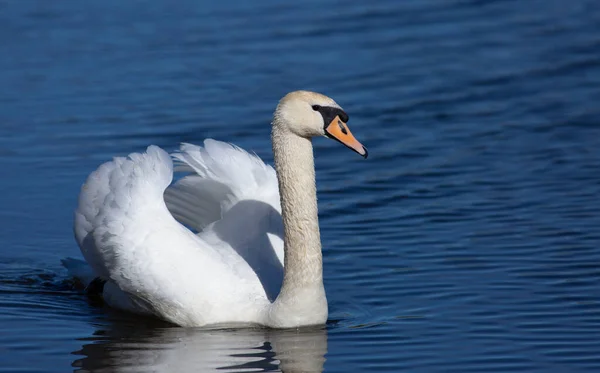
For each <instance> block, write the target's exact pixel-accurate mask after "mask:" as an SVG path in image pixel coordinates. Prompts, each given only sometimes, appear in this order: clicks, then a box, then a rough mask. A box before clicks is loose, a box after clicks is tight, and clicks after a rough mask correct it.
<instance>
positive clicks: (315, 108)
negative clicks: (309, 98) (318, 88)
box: [312, 105, 321, 111]
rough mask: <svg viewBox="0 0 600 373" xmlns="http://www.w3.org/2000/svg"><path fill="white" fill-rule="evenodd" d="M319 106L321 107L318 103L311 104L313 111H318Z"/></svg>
mask: <svg viewBox="0 0 600 373" xmlns="http://www.w3.org/2000/svg"><path fill="white" fill-rule="evenodd" d="M320 108H321V106H319V105H313V106H312V109H313V110H314V111H319V109H320Z"/></svg>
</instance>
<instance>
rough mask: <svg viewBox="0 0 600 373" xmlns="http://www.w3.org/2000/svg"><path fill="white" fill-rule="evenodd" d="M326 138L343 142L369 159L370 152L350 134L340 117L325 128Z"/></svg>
mask: <svg viewBox="0 0 600 373" xmlns="http://www.w3.org/2000/svg"><path fill="white" fill-rule="evenodd" d="M325 136H327V137H330V138H332V139H334V140H337V141H339V142H341V143H342V144H344V145H346V146H347V147H349V148H350V149H352V150H354V151H355V152H357V153H358V154H360V155H362V156H363V157H364V158H367V156H368V155H369V152H368V151H367V148H365V147H364V146H363V145H362V144H361V143H359V142H358V140H356V139H355V138H354V135H352V132H350V128H348V125H347V124H346V123H344V122H343V121H342V120H341V119H340V117H339V116H336V117H335V118H333V120H332V121H331V123H329V124H328V125H327V126H326V127H325Z"/></svg>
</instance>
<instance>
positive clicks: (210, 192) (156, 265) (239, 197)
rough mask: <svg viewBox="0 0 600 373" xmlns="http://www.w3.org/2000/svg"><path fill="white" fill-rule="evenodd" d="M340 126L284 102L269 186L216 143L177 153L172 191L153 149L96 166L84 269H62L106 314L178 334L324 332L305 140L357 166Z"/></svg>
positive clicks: (166, 166) (258, 168) (321, 106)
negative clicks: (325, 143)
mask: <svg viewBox="0 0 600 373" xmlns="http://www.w3.org/2000/svg"><path fill="white" fill-rule="evenodd" d="M347 121H348V116H347V115H346V113H345V112H344V111H343V110H342V109H341V108H340V106H339V105H337V104H336V103H335V101H333V100H332V99H330V98H329V97H326V96H324V95H321V94H318V93H314V92H307V91H297V92H292V93H289V94H288V95H286V96H285V97H284V98H283V99H281V101H280V102H279V105H278V106H277V109H276V110H275V113H274V118H273V123H272V136H271V137H272V142H273V153H274V159H275V167H276V169H277V174H275V171H274V170H273V168H272V167H270V166H267V165H265V164H264V163H263V162H262V161H261V160H260V159H259V158H258V157H256V156H253V155H250V154H248V153H246V152H245V151H243V150H241V149H239V148H237V147H234V146H232V145H228V144H225V143H221V142H217V141H214V140H206V141H205V142H204V147H198V146H194V145H189V144H184V145H182V146H181V149H180V151H179V152H178V153H175V154H174V155H173V157H174V158H175V160H176V163H175V166H176V167H175V170H176V171H183V172H186V173H187V176H185V177H183V178H182V179H180V180H179V181H177V182H175V183H174V184H173V185H171V186H169V184H171V181H172V178H173V163H172V161H171V158H170V157H169V155H168V154H167V153H166V152H165V151H163V150H162V149H160V148H158V147H156V146H150V147H148V149H147V151H146V152H145V153H143V154H139V153H133V154H130V155H129V157H128V158H115V159H114V160H113V161H111V162H107V163H105V164H103V165H102V166H100V167H99V168H98V169H97V170H96V171H95V172H93V173H92V174H91V175H90V176H89V177H88V179H87V181H86V183H85V184H84V185H83V187H82V190H81V193H80V196H79V205H78V207H77V210H76V212H75V227H74V230H75V237H76V239H77V242H78V244H79V247H80V248H81V252H82V253H83V256H84V257H85V259H86V261H87V263H88V264H89V266H90V267H91V268H89V267H87V266H86V265H85V264H84V263H83V262H81V261H77V260H74V259H67V260H65V261H64V264H65V266H66V267H67V268H68V269H69V270H70V272H71V273H72V274H73V275H74V276H76V277H79V278H80V279H81V280H82V282H83V283H84V284H85V285H87V286H88V289H89V290H90V291H102V296H103V298H104V299H105V301H106V303H107V304H108V305H110V306H113V307H116V308H120V309H123V310H127V311H132V312H136V313H143V314H150V315H154V316H157V317H159V318H162V319H165V320H167V321H170V322H172V323H175V324H178V325H181V326H203V325H212V324H230V323H252V324H260V325H264V326H268V327H274V328H286V327H298V326H303V325H315V324H323V323H325V322H326V320H327V299H326V297H325V290H324V287H323V267H322V254H321V241H320V234H319V224H318V217H317V199H316V187H315V169H314V160H313V149H312V143H311V138H312V137H315V136H327V137H330V138H333V139H336V140H338V141H340V142H341V143H343V144H345V145H346V146H348V147H349V148H351V149H353V150H355V151H356V152H358V153H359V154H361V155H363V156H364V157H365V158H366V157H367V150H366V149H365V148H364V147H363V146H362V145H361V144H360V143H359V142H358V141H357V140H356V139H355V138H354V136H353V135H352V133H351V132H350V130H349V129H348V127H347V126H346V122H347ZM186 226H188V227H190V228H192V229H193V230H195V231H197V232H199V233H197V234H196V233H194V232H192V230H190V229H188V228H186ZM283 263H284V265H282V264H283ZM96 277H97V279H96V280H94V281H92V279H93V278H96ZM98 279H100V280H98Z"/></svg>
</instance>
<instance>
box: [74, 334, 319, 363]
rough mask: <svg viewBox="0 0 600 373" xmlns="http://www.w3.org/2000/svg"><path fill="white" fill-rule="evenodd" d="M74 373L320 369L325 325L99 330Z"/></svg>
mask: <svg viewBox="0 0 600 373" xmlns="http://www.w3.org/2000/svg"><path fill="white" fill-rule="evenodd" d="M97 334H98V337H96V338H94V341H93V342H92V343H89V344H85V345H84V346H83V347H82V349H81V350H80V351H77V352H75V354H76V355H83V357H81V358H79V359H77V360H75V361H74V362H73V367H74V368H75V371H76V372H169V373H171V372H207V371H220V372H263V371H270V372H271V371H275V372H276V371H282V372H322V371H323V363H324V362H325V354H326V352H327V330H325V329H323V328H310V329H303V330H267V329H229V330H224V329H197V328H177V327H173V328H157V329H149V330H142V331H140V330H129V331H128V332H123V331H120V332H117V331H112V330H111V331H110V332H108V335H102V334H105V333H103V332H101V331H99V332H98V333H97Z"/></svg>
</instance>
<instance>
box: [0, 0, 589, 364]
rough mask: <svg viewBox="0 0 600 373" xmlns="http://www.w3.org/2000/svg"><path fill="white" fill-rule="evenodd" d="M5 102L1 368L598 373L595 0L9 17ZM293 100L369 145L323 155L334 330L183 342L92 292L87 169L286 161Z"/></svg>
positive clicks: (325, 144) (181, 333)
mask: <svg viewBox="0 0 600 373" xmlns="http://www.w3.org/2000/svg"><path fill="white" fill-rule="evenodd" d="M0 87H2V89H0V207H1V208H0V356H2V358H1V361H2V363H1V364H0V371H2V372H16V371H19V372H41V371H44V372H64V371H68V370H70V369H73V370H78V369H80V367H83V368H84V369H87V370H88V371H93V370H94V369H98V370H101V369H103V368H106V369H107V370H108V371H120V370H121V369H123V370H125V369H134V370H135V369H136V368H137V369H139V370H140V371H144V372H147V371H151V370H152V369H153V368H154V369H156V370H162V371H176V370H177V369H179V368H177V367H174V366H172V365H169V364H170V363H169V362H176V363H177V364H180V366H179V367H187V368H186V369H185V371H193V370H196V371H207V370H209V368H217V367H221V368H227V369H229V370H239V369H242V368H243V367H245V365H244V364H250V366H251V367H255V368H257V369H266V370H272V369H279V368H283V369H284V370H287V371H294V368H293V367H292V368H289V367H288V368H287V369H286V368H285V367H284V366H283V362H284V361H286V359H288V360H289V359H290V356H291V357H292V360H293V359H296V360H298V361H300V362H304V363H307V362H310V361H313V362H314V361H316V360H318V359H319V358H322V356H323V354H324V353H325V352H326V353H327V354H326V359H327V361H326V363H325V369H326V370H327V371H330V372H350V371H356V372H367V371H394V372H397V371H403V370H408V371H422V372H449V371H455V372H468V371H476V372H479V371H487V372H491V371H506V372H514V371H530V372H533V371H538V372H549V371H551V372H583V371H590V372H594V371H598V370H600V339H599V338H598V336H599V335H600V298H599V297H600V287H599V282H600V247H599V246H600V245H599V243H600V233H599V229H600V199H599V198H598V196H599V195H600V150H599V149H600V123H599V118H600V104H599V103H600V3H599V2H598V1H595V0H571V1H558V0H555V1H550V0H529V1H517V0H514V1H476V0H472V1H466V0H465V1H458V0H455V1H451V0H412V1H397V0H382V1H377V2H371V3H369V2H363V1H355V2H352V1H345V0H339V1H336V0H325V1H304V2H297V3H284V2H280V1H275V0H260V1H254V2H251V3H245V2H241V1H233V2H223V1H221V2H209V1H195V0H194V1H193V0H188V1H178V2H167V1H164V2H161V1H158V0H156V1H154V0H149V1H133V0H132V1H121V0H108V1H96V2H92V1H66V0H61V1H58V0H56V1H33V0H23V1H16V0H14V1H0ZM296 89H311V90H316V91H320V92H323V93H325V94H327V95H330V96H331V97H333V98H334V99H335V100H336V101H338V102H339V103H340V104H341V105H342V106H343V107H344V108H345V109H346V111H347V112H348V113H349V114H350V123H349V124H350V126H351V128H352V130H353V132H354V134H355V135H356V137H357V138H358V139H359V140H360V141H361V142H363V143H364V144H365V145H366V146H367V147H368V148H369V150H370V158H369V159H368V160H367V161H363V160H362V159H360V157H358V156H357V155H356V154H354V153H352V152H349V151H347V149H345V148H343V147H340V146H339V145H338V144H336V143H335V142H332V141H327V140H325V139H316V140H315V149H316V151H315V153H316V158H317V160H316V163H317V179H318V187H319V206H320V215H321V227H322V240H323V250H324V257H325V281H326V287H327V291H328V296H329V303H330V313H331V314H330V318H331V319H332V322H331V323H330V324H329V326H328V327H327V330H325V331H314V332H312V333H313V334H311V333H304V334H303V333H298V334H289V333H288V334H286V333H280V332H268V331H260V330H259V331H244V330H238V331H212V332H206V331H199V330H184V329H181V328H170V327H168V326H166V325H164V324H160V323H155V322H151V321H149V320H139V319H138V318H132V317H129V316H126V315H122V314H117V313H113V312H110V311H108V310H105V309H102V308H97V307H94V306H93V305H90V304H89V303H88V302H87V301H86V299H85V298H84V297H83V296H82V295H80V294H78V293H77V292H75V291H73V290H71V288H70V287H69V284H68V283H67V282H66V279H67V277H66V273H65V271H64V270H62V269H61V267H60V264H59V260H60V259H61V258H64V257H67V256H76V257H79V256H80V254H79V250H78V248H77V245H76V243H75V242H74V240H73V238H72V212H73V209H74V208H75V204H76V198H77V194H78V191H79V187H80V185H81V184H82V182H83V181H84V179H85V177H86V175H87V174H88V173H90V172H91V171H92V170H94V169H95V168H96V167H97V166H98V165H99V164H100V163H101V162H103V161H106V160H108V159H110V158H111V157H112V156H114V155H125V154H127V153H129V152H131V151H140V150H142V149H144V148H145V147H146V146H147V145H148V144H157V145H160V146H162V147H164V148H166V149H167V150H173V149H174V148H175V147H176V146H177V144H178V143H179V142H182V141H185V142H193V143H200V142H201V141H202V140H203V139H204V138H206V137H213V138H217V139H220V140H225V141H229V142H233V143H235V144H237V145H239V146H242V147H244V148H245V149H247V150H251V151H255V152H256V153H257V154H258V155H260V156H261V157H262V158H263V159H265V160H267V161H269V162H270V161H271V159H272V155H271V150H270V139H269V132H270V124H269V123H270V119H271V118H270V117H271V113H272V111H273V109H274V107H275V105H276V103H277V100H278V99H279V98H280V97H281V96H282V95H284V94H285V93H286V92H288V91H291V90H296ZM290 346H295V347H290ZM186 348H187V350H186ZM203 357H205V358H203ZM194 359H195V360H194ZM248 361H251V362H252V363H247V362H248ZM280 361H282V366H279V362H280ZM294 361H295V360H294ZM165 362H166V363H165ZM71 364H73V367H71ZM161 364H163V365H161ZM164 364H166V365H164ZM236 364H237V365H236ZM317 365H318V364H317ZM165 366H166V368H165ZM299 369H300V368H299ZM303 369H307V370H310V369H312V368H310V369H309V368H306V367H304V368H303ZM313 370H319V368H318V367H317V368H315V369H313ZM82 371H85V370H82Z"/></svg>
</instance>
